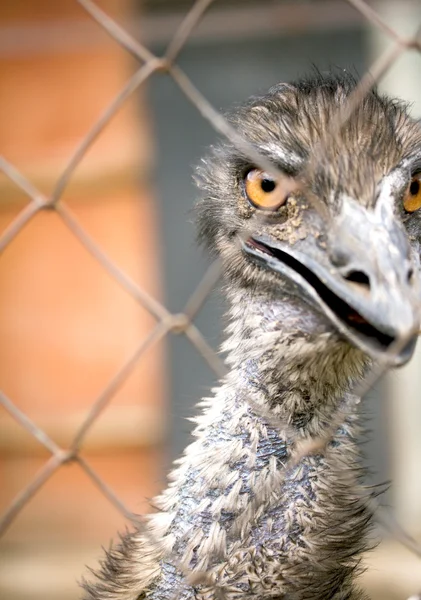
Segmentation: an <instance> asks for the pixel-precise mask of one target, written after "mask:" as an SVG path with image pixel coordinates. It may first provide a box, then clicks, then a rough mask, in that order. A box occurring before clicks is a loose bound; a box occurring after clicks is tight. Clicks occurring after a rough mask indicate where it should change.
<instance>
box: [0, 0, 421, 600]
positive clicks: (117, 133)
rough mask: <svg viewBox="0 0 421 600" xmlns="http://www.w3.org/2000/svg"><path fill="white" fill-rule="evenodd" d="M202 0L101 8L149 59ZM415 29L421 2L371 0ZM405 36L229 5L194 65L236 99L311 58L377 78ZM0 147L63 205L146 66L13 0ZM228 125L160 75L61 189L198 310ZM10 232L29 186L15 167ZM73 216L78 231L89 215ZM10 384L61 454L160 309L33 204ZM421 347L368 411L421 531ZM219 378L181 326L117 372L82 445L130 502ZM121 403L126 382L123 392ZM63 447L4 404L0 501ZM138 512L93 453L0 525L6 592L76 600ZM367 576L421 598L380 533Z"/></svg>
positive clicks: (5, 296) (0, 40) (141, 506)
mask: <svg viewBox="0 0 421 600" xmlns="http://www.w3.org/2000/svg"><path fill="white" fill-rule="evenodd" d="M192 4H193V2H192V1H187V0H185V1H184V0H148V1H147V0H144V1H143V2H135V1H134V0H101V1H99V0H98V2H97V5H98V6H99V7H101V8H102V9H103V10H104V11H106V13H107V14H109V15H110V16H111V17H112V18H113V19H115V20H116V21H117V22H118V23H120V24H121V25H122V26H123V27H124V28H125V29H126V30H127V31H129V32H130V33H131V34H132V35H133V36H134V37H135V38H137V39H139V40H140V41H141V42H142V43H144V44H145V45H146V46H147V47H148V48H149V49H150V50H151V51H152V52H154V53H156V54H163V52H164V51H165V48H166V46H167V44H168V42H169V41H170V40H171V38H172V36H173V35H174V31H175V30H176V28H177V27H178V26H179V24H180V22H181V21H182V19H183V17H184V16H185V15H186V13H187V11H188V10H189V8H191V6H192ZM370 5H371V6H372V7H373V8H375V9H376V10H377V12H378V13H379V14H380V15H382V17H383V18H384V19H385V20H386V22H387V23H388V24H389V25H390V26H391V27H393V28H394V29H395V30H397V31H399V32H400V33H402V34H403V35H407V36H409V35H413V33H414V31H415V29H416V27H417V25H418V24H419V23H420V22H421V2H419V1H413V0H396V1H392V0H381V1H378V2H372V3H371V4H370ZM390 44H391V40H390V37H388V36H387V35H386V34H384V33H383V32H381V31H380V30H379V29H377V28H375V27H373V25H371V24H370V23H369V22H368V21H367V19H366V18H364V17H363V16H362V15H361V13H360V12H358V11H357V10H355V8H353V7H352V6H351V5H350V4H348V3H347V2H346V1H345V0H312V1H310V0H300V1H292V0H291V1H289V2H288V1H281V0H278V1H276V0H247V1H246V0H229V1H227V0H225V1H222V0H220V1H215V2H214V3H213V4H212V6H211V7H210V9H209V10H208V12H207V13H206V15H205V16H204V18H203V19H202V21H201V22H200V23H199V25H198V26H197V27H195V29H194V30H193V32H192V34H191V36H190V37H189V39H188V41H187V43H186V45H185V46H184V47H183V49H182V52H181V54H180V56H179V58H178V61H177V62H178V64H179V65H180V66H181V67H182V68H183V69H184V71H185V72H186V73H187V75H188V76H189V77H190V78H191V80H192V81H193V82H194V83H195V85H196V86H197V87H198V89H199V90H200V91H201V92H202V93H203V95H204V96H205V97H206V98H207V99H208V100H209V101H210V103H211V104H212V105H213V106H214V107H216V108H217V109H218V110H221V111H224V110H226V109H227V108H229V107H230V106H232V105H233V104H234V105H235V104H236V103H238V102H240V101H242V100H244V99H245V98H247V97H248V96H249V95H251V94H258V93H261V92H264V91H265V90H266V89H267V88H268V87H270V86H271V85H273V84H275V83H277V82H279V81H290V80H293V79H295V78H297V77H298V76H300V75H302V74H304V73H307V72H308V71H309V70H310V69H311V68H312V65H316V66H317V67H318V68H319V69H321V70H325V69H329V68H331V67H335V68H336V67H339V68H346V69H350V70H352V71H353V72H355V73H357V74H361V75H362V74H363V73H364V72H365V71H366V70H367V68H369V67H370V65H371V64H372V63H373V61H374V60H376V59H377V58H378V57H379V56H380V55H381V53H382V52H383V50H384V48H386V47H387V46H388V45H390ZM0 61H1V66H0V69H1V76H0V77H1V85H0V152H1V154H2V155H3V156H4V157H5V158H6V159H7V160H8V161H10V163H12V164H13V165H14V166H15V167H16V168H17V169H18V170H19V171H20V172H21V173H22V174H24V176H25V177H27V178H28V179H29V180H30V181H31V182H32V183H33V184H34V185H35V186H36V188H37V189H38V190H40V191H41V192H42V193H43V194H45V195H46V196H47V197H49V195H50V194H51V193H52V192H53V191H54V189H55V186H56V183H57V180H58V178H59V176H60V174H61V173H62V172H63V170H64V169H65V168H66V165H67V164H68V162H69V159H70V157H71V156H72V154H73V153H74V151H75V149H76V148H77V147H78V145H79V144H80V143H81V142H82V140H83V139H84V137H85V136H86V134H87V133H88V131H89V130H90V129H91V127H92V126H93V125H94V124H95V122H96V120H97V119H98V118H99V117H100V115H101V114H102V113H103V111H104V110H105V109H106V107H107V106H108V105H109V104H110V102H111V101H112V100H113V98H114V97H115V96H116V94H118V92H119V91H120V90H121V89H122V87H123V86H124V85H125V83H126V82H127V80H128V79H129V77H130V76H131V75H132V74H133V73H134V72H135V69H136V67H137V63H136V62H135V60H134V59H133V58H132V57H131V56H130V54H129V53H128V52H127V51H125V50H124V49H123V48H122V47H121V46H120V45H119V44H118V43H117V42H116V41H114V40H113V39H112V38H111V37H110V36H109V35H108V34H107V33H106V32H105V31H104V29H103V28H101V27H100V26H99V25H98V23H96V22H95V21H94V20H93V19H92V17H91V16H90V15H88V14H87V12H85V11H84V10H83V8H82V7H81V6H80V5H79V4H78V3H77V2H76V0H61V1H60V2H55V1H54V0H14V1H13V2H12V1H11V0H10V1H8V0H3V1H2V2H1V3H0ZM420 69H421V56H420V55H419V54H418V53H416V52H412V53H410V52H405V53H404V55H403V56H402V57H401V58H400V59H399V60H398V61H397V62H396V63H395V64H394V65H393V67H392V68H391V69H390V71H389V72H388V74H387V76H386V77H384V78H383V79H382V81H381V83H380V87H381V89H383V90H385V91H388V92H390V93H391V94H394V95H397V96H399V97H401V98H404V99H406V100H408V101H410V102H411V103H412V111H413V114H414V115H415V116H418V117H419V116H421V77H420V76H419V74H420V72H421V71H420ZM216 139H217V135H216V133H215V131H214V129H213V128H212V126H211V125H210V124H209V123H208V122H207V121H205V120H204V119H203V117H202V116H201V115H200V114H199V112H198V111H197V109H196V108H195V107H194V106H193V105H192V104H191V102H189V100H188V99H187V98H186V97H185V96H184V95H183V93H182V92H181V91H180V89H179V88H178V87H177V85H176V84H175V83H174V82H173V81H172V79H171V78H170V77H168V76H167V75H163V74H160V73H155V74H154V75H153V77H152V78H151V79H149V80H148V81H147V83H146V84H145V85H144V86H142V87H141V88H140V89H139V90H137V91H136V93H135V94H133V95H132V96H131V97H130V99H129V100H128V101H126V102H125V103H124V106H123V108H122V109H121V110H119V111H118V113H117V114H116V115H115V116H113V118H112V119H111V120H110V122H109V123H108V124H107V126H106V127H105V129H104V131H103V132H102V133H101V134H100V135H99V136H98V137H97V139H95V141H94V143H93V144H92V146H91V147H90V148H89V150H88V151H87V153H86V154H85V155H84V157H83V159H82V161H81V162H80V164H79V165H78V167H77V168H76V170H75V171H74V173H73V175H72V177H71V179H70V182H69V184H68V185H67V186H66V187H65V189H64V192H63V195H62V197H61V198H62V201H63V202H64V203H65V204H66V206H67V207H68V208H69V209H70V211H71V214H72V215H73V216H74V217H75V218H76V220H77V221H76V222H77V224H79V226H81V227H82V228H83V231H84V232H86V233H87V235H88V236H89V238H90V239H92V240H93V241H94V243H95V244H97V246H99V247H100V248H101V250H102V251H103V252H104V253H105V254H106V255H107V256H108V257H109V258H110V259H111V261H112V262H113V263H114V264H115V265H116V266H117V267H118V269H120V270H121V271H122V272H124V273H125V274H127V275H128V276H129V277H130V278H131V280H132V281H133V282H134V283H135V284H137V285H139V286H140V287H141V288H142V289H143V290H146V291H147V292H148V293H149V294H150V295H151V296H152V297H153V298H156V299H158V300H159V301H161V302H162V303H163V304H164V306H165V307H167V308H168V310H169V311H170V312H171V313H174V314H177V313H180V312H182V311H183V310H184V307H185V305H186V303H187V302H188V300H189V298H190V297H191V295H192V293H193V292H194V290H195V289H196V288H197V286H198V285H199V283H200V281H201V280H202V278H203V276H204V274H205V272H206V269H207V266H208V264H209V261H208V259H207V258H206V256H204V254H203V253H202V252H199V251H198V250H197V246H196V243H195V228H194V214H193V212H192V208H193V206H194V203H195V198H196V191H195V188H194V186H193V183H192V173H193V166H194V165H195V164H196V163H197V162H198V161H199V159H200V157H201V156H202V155H203V154H204V153H205V152H206V148H207V147H208V146H209V144H212V143H214V142H215V141H216ZM0 192H1V200H0V234H1V233H3V234H4V233H5V232H6V233H7V232H8V231H9V230H10V226H11V224H12V223H13V220H14V219H15V218H16V217H17V216H18V215H19V214H20V212H21V211H22V210H23V209H24V207H25V206H26V205H27V204H28V197H27V196H26V195H25V193H24V192H23V191H22V190H21V189H20V188H19V186H17V185H16V184H15V183H14V182H12V181H11V179H10V178H9V177H7V176H6V175H5V174H0ZM76 227H77V225H76ZM0 290H1V292H0V336H1V340H2V344H1V347H0V358H1V359H0V389H1V390H2V392H3V393H4V394H5V395H6V396H7V397H8V398H9V399H10V400H11V401H12V402H13V403H14V404H15V405H16V406H17V407H18V408H19V409H20V410H21V411H23V413H24V414H26V415H27V416H28V417H29V418H30V419H31V420H32V421H33V422H34V423H36V424H37V425H38V426H39V427H40V428H41V429H42V430H44V431H45V432H46V433H47V434H48V435H49V436H50V437H51V438H52V439H53V440H54V441H55V442H56V444H57V445H58V446H59V447H61V448H68V447H69V445H70V444H71V442H72V439H73V438H74V436H75V434H76V432H77V431H78V429H79V428H80V426H81V424H82V423H83V420H84V418H85V417H86V414H87V412H88V410H89V409H90V407H91V406H92V404H93V402H94V401H95V400H96V399H97V398H98V396H99V395H100V394H101V393H103V391H104V390H107V389H108V386H109V384H110V381H112V380H113V378H115V376H116V374H117V373H118V372H119V370H120V369H121V368H122V367H123V366H124V365H125V363H126V362H127V360H128V359H130V357H131V356H133V355H134V354H135V353H136V352H137V350H138V348H139V344H141V343H142V341H143V340H144V339H145V338H146V337H147V336H148V335H150V334H151V332H152V331H153V328H154V326H155V324H156V318H155V317H153V316H152V315H151V314H150V312H149V311H148V310H147V309H145V308H144V307H142V306H141V305H140V303H139V302H137V301H136V300H135V298H134V297H133V295H131V294H129V293H127V291H126V290H125V289H123V287H122V286H121V285H119V283H118V282H117V281H116V279H115V278H113V277H112V276H110V274H109V272H107V270H106V269H104V267H103V265H102V264H100V262H98V260H96V259H95V258H94V257H93V256H92V254H90V253H89V252H88V251H87V250H86V248H85V247H84V245H83V244H81V242H80V239H78V237H77V236H75V235H74V231H72V230H71V229H69V227H68V226H67V225H66V223H65V222H63V219H61V218H60V215H59V214H57V212H56V211H54V210H43V211H40V212H37V214H35V216H34V217H33V218H32V219H30V220H29V221H28V223H27V224H26V225H25V227H24V228H22V230H21V231H19V233H18V234H17V235H16V236H15V237H14V238H13V239H12V241H11V242H10V243H9V244H8V245H6V247H5V248H4V251H3V253H2V257H1V260H0ZM223 311H224V306H223V299H222V297H221V296H220V294H219V293H218V290H217V289H216V290H215V291H214V292H213V293H212V294H211V295H210V296H209V297H208V299H207V301H206V304H205V305H204V306H203V307H202V308H201V310H200V311H199V313H198V315H197V317H196V318H195V325H196V326H197V327H198V329H199V331H201V332H202V334H203V336H204V338H205V340H206V341H207V343H208V344H209V346H210V347H211V348H213V349H215V350H217V349H218V347H219V343H220V341H221V339H222V335H223V332H222V328H223V318H222V315H223ZM419 367H420V353H418V355H417V356H416V357H415V359H414V360H413V361H412V363H411V364H410V365H409V366H408V367H406V368H405V369H402V370H401V371H399V372H394V373H392V374H390V375H389V376H388V377H387V378H386V380H384V381H382V382H381V383H380V384H379V385H377V386H376V388H375V389H374V390H373V391H372V392H371V393H370V395H369V396H370V397H369V398H368V400H367V402H366V403H365V406H364V410H365V413H366V420H367V426H368V428H369V429H370V430H371V432H370V434H369V436H365V440H366V438H369V441H364V445H363V450H364V454H365V457H366V458H365V460H366V462H367V464H369V465H370V468H371V473H370V476H369V477H370V479H369V481H370V482H372V483H380V482H384V481H389V480H392V481H393V483H392V485H391V487H390V489H389V491H388V492H387V494H386V495H385V496H384V497H383V499H382V502H383V504H386V505H387V506H390V508H391V510H392V511H393V513H394V514H395V515H396V518H397V520H398V521H399V522H400V523H401V524H402V525H403V526H404V527H405V528H406V530H407V531H408V532H409V533H410V534H411V535H412V536H413V537H415V538H418V539H419V540H421V501H420V498H421V469H420V463H421V401H420V390H421V369H420V368H419ZM215 381H216V377H215V374H214V372H213V370H212V369H211V368H210V366H209V364H208V363H207V361H206V360H204V358H203V357H202V356H201V354H200V353H199V352H198V351H197V348H196V347H195V346H194V345H192V343H191V342H190V341H189V339H187V338H186V337H185V336H184V335H177V332H176V331H175V332H173V333H170V334H168V335H167V336H165V339H164V340H161V341H160V340H157V341H155V343H152V344H150V345H149V347H147V348H146V350H145V352H142V353H141V355H140V356H139V358H138V359H137V358H136V360H134V361H133V368H131V369H130V373H128V376H127V377H126V378H125V379H124V380H123V379H122V381H121V384H120V382H119V383H118V385H117V383H116V385H115V389H114V388H113V389H112V390H111V391H112V397H110V401H109V403H108V405H107V406H106V407H105V410H104V411H103V412H102V413H101V414H100V415H99V417H98V419H96V420H95V422H94V423H93V426H92V427H91V428H90V429H89V431H87V434H86V437H85V438H84V440H83V444H82V456H83V457H84V458H85V459H86V461H87V463H89V465H90V466H91V467H92V469H93V470H94V471H95V473H96V474H97V475H98V476H99V477H100V478H101V480H103V481H104V482H105V483H106V485H108V486H109V487H110V488H111V489H112V490H113V491H114V492H115V494H116V495H117V496H118V498H120V499H121V500H122V502H124V504H125V506H127V507H128V508H129V510H131V511H133V512H135V513H142V512H145V511H147V510H148V506H149V504H148V500H149V499H150V498H151V497H152V496H153V495H155V494H156V493H157V492H158V491H159V490H161V489H162V488H163V486H164V485H165V473H166V470H167V468H168V466H169V464H170V462H171V460H172V459H173V458H175V457H176V456H177V455H179V453H180V452H181V451H182V449H183V447H184V446H185V445H186V443H187V442H188V441H189V435H190V429H191V424H189V422H188V421H187V420H186V417H189V416H192V415H193V414H194V413H195V409H194V405H195V403H196V402H197V401H198V400H200V398H201V397H202V396H203V395H206V394H207V393H208V391H209V389H210V388H211V386H212V385H213V384H214V383H215ZM110 395H111V392H110ZM49 457H50V454H49V452H48V450H46V449H45V448H44V447H43V446H42V444H40V443H39V442H38V441H37V440H36V439H35V438H34V437H33V436H31V435H30V434H29V433H28V431H27V430H25V428H23V427H22V426H21V425H20V424H18V423H17V421H16V419H14V418H13V417H12V416H11V415H10V413H9V412H8V411H7V410H6V409H5V408H4V407H2V406H1V405H0V512H5V511H6V510H8V507H10V504H11V503H12V502H13V501H14V500H15V499H16V498H17V497H19V494H20V493H21V491H22V489H24V488H25V487H26V486H28V485H29V484H30V482H31V481H32V480H33V479H34V477H36V475H37V473H39V472H40V469H42V468H43V465H45V463H46V461H47V460H48V459H49ZM126 523H127V521H126V520H125V518H124V516H123V515H122V514H121V512H120V511H118V510H117V508H116V507H115V506H114V505H113V504H112V503H110V501H109V500H108V499H107V498H106V497H104V495H103V494H102V493H101V491H100V490H99V489H98V487H96V486H95V484H94V483H93V481H92V478H90V477H88V476H87V474H86V472H85V471H83V470H82V469H81V468H80V465H78V464H75V463H69V464H65V465H63V466H61V467H60V468H59V469H58V470H57V471H56V472H54V473H53V474H52V476H51V477H49V478H46V482H45V483H44V485H42V486H41V487H40V489H39V490H38V491H37V493H36V494H34V496H33V498H32V499H31V500H30V501H29V502H28V503H27V504H26V505H25V506H23V508H22V510H21V511H20V512H19V514H17V515H16V518H14V519H13V520H11V523H10V526H8V527H7V529H5V531H4V532H3V535H2V536H1V537H0V598H1V599H2V600H3V599H4V600H26V599H28V600H29V599H31V600H41V599H42V600H53V599H57V598H60V600H76V599H77V598H78V597H79V592H78V588H77V584H76V580H77V579H78V578H79V579H80V577H81V574H83V573H84V571H85V567H84V565H85V564H89V565H91V566H93V565H94V564H95V561H96V560H97V559H98V558H99V557H100V556H101V550H100V546H101V544H102V545H104V546H107V545H108V543H109V540H110V539H111V538H112V537H114V538H115V536H116V531H117V530H120V531H122V530H124V527H125V525H126ZM380 535H382V536H383V537H384V540H383V542H382V544H381V545H380V546H379V548H378V549H377V550H376V551H375V552H373V553H370V555H369V556H368V557H367V560H366V562H367V564H368V565H369V569H368V572H367V573H366V575H365V576H364V582H363V585H364V586H365V588H366V589H367V590H368V591H369V592H370V593H371V594H372V596H373V598H378V599H379V600H380V599H382V600H392V599H393V600H394V599H398V598H407V597H408V596H409V595H411V594H414V593H416V592H418V591H420V590H421V561H420V559H417V558H416V557H415V556H414V555H412V554H411V553H410V552H409V551H408V550H406V549H405V548H404V547H403V546H401V545H400V544H399V543H398V541H397V539H396V536H394V535H390V534H389V535H388V534H387V533H385V532H383V531H382V532H381V533H380Z"/></svg>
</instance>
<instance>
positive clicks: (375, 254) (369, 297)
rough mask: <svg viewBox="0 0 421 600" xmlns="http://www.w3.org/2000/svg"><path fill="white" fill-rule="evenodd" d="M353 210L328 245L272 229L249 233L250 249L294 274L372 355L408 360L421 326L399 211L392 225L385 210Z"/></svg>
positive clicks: (308, 295) (263, 261)
mask: <svg viewBox="0 0 421 600" xmlns="http://www.w3.org/2000/svg"><path fill="white" fill-rule="evenodd" d="M348 212H349V211H348ZM351 217H352V218H350V215H349V214H347V215H345V216H344V218H343V219H338V220H337V221H336V222H335V223H334V224H333V226H332V230H331V232H330V234H329V238H328V248H327V250H326V249H324V248H323V249H322V248H320V246H319V245H318V244H317V241H316V239H315V238H311V239H308V237H307V239H305V240H304V241H300V242H299V243H297V244H294V245H292V246H291V245H289V244H287V243H285V242H280V241H279V240H277V239H275V238H274V237H272V236H271V235H270V230H269V229H267V230H266V231H267V232H268V233H264V234H260V235H257V236H252V237H250V238H249V239H248V240H247V241H245V242H244V243H243V249H244V251H245V252H246V254H248V255H249V256H250V257H252V259H253V260H255V261H257V262H258V263H259V264H260V265H262V266H263V267H264V268H266V269H269V270H271V271H272V272H274V273H277V274H279V275H281V276H282V278H283V279H285V278H287V279H288V280H289V281H290V282H291V283H292V284H293V288H294V289H295V291H296V293H298V294H299V295H300V296H304V298H305V299H306V300H307V302H309V303H310V304H313V305H314V304H316V306H317V307H318V308H319V310H321V311H322V312H323V313H324V314H325V315H326V317H327V318H328V319H329V320H330V321H331V322H332V323H333V324H334V325H335V327H336V328H337V329H338V330H339V331H340V332H341V333H342V334H343V336H344V337H345V338H347V339H348V340H349V341H350V342H351V343H352V344H353V345H355V346H357V347H358V348H360V349H361V350H363V351H364V352H366V353H367V354H369V355H370V356H372V357H373V358H376V357H377V358H378V357H379V356H381V355H383V356H384V354H385V353H386V352H389V353H390V362H391V364H392V365H394V366H400V365H403V364H405V363H406V362H407V361H408V360H409V359H410V358H411V356H412V354H413V352H414V349H415V345H416V341H417V336H418V330H419V305H420V283H419V274H418V268H417V269H415V267H414V266H413V265H412V264H411V261H410V258H409V257H410V248H409V243H408V240H407V238H406V234H405V233H404V231H403V230H402V228H401V226H400V225H399V224H397V223H396V217H395V219H394V220H393V221H392V220H390V222H388V225H387V226H385V224H384V222H382V223H380V222H379V218H378V217H379V215H378V214H377V215H375V214H374V213H368V211H367V210H365V209H364V208H363V207H361V206H359V205H358V207H357V208H355V206H354V207H353V208H352V215H351ZM382 218H383V220H384V214H383V215H382ZM388 221H389V220H388Z"/></svg>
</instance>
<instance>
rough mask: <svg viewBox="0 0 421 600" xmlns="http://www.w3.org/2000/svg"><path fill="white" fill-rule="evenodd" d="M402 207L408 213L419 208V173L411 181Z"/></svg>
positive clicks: (420, 194)
mask: <svg viewBox="0 0 421 600" xmlns="http://www.w3.org/2000/svg"><path fill="white" fill-rule="evenodd" d="M403 207H404V209H405V210H406V212H409V213H412V212H415V211H416V210H418V209H419V208H421V173H417V174H416V175H414V176H413V178H412V179H411V183H410V184H409V186H408V189H407V190H406V192H405V197H404V199H403Z"/></svg>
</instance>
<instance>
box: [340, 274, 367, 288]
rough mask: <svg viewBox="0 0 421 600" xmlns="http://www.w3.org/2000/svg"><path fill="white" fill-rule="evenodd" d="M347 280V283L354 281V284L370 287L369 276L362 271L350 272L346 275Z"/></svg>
mask: <svg viewBox="0 0 421 600" xmlns="http://www.w3.org/2000/svg"><path fill="white" fill-rule="evenodd" d="M345 279H346V280H347V281H352V282H354V283H359V284H360V285H364V286H365V287H368V288H369V287H370V279H369V277H368V275H366V274H365V273H363V272H362V271H350V272H349V273H347V275H345Z"/></svg>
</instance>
